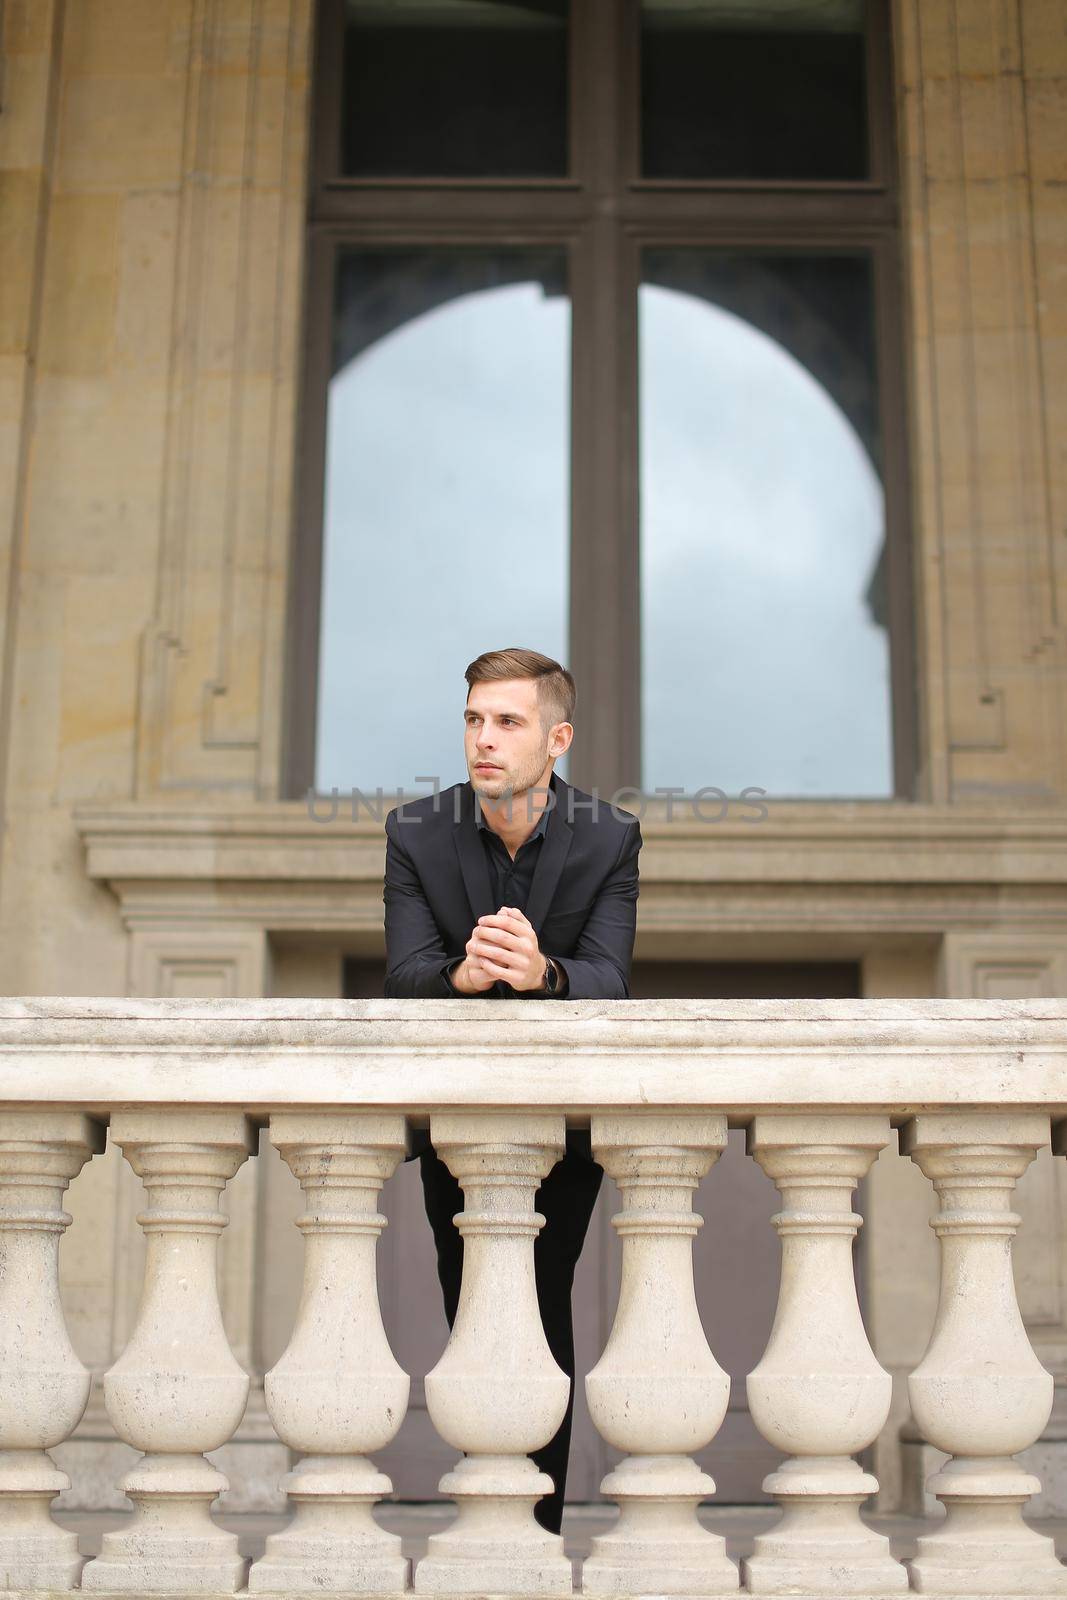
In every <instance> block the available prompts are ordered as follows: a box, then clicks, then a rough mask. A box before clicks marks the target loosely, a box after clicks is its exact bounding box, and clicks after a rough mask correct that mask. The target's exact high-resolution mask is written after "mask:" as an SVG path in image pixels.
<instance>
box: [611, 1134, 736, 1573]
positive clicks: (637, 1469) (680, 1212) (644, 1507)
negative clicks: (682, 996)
mask: <svg viewBox="0 0 1067 1600" xmlns="http://www.w3.org/2000/svg"><path fill="white" fill-rule="evenodd" d="M592 1144H593V1151H594V1153H595V1155H596V1158H597V1160H598V1161H599V1162H600V1163H601V1165H602V1166H603V1167H604V1169H605V1171H606V1172H608V1173H609V1174H610V1175H611V1177H612V1178H614V1180H615V1182H616V1183H617V1184H618V1186H619V1188H620V1190H621V1191H622V1204H623V1209H622V1211H621V1213H620V1214H619V1215H618V1216H617V1217H615V1218H613V1223H614V1226H615V1228H616V1229H617V1231H618V1233H619V1236H620V1238H621V1239H622V1282H621V1286H620V1290H619V1304H618V1309H617V1311H616V1313H615V1322H614V1325H613V1327H612V1330H611V1336H610V1338H609V1340H608V1343H607V1346H606V1347H605V1350H604V1354H603V1355H602V1356H601V1358H600V1360H599V1361H598V1362H597V1364H596V1366H595V1367H594V1368H593V1370H592V1372H591V1373H590V1374H589V1376H588V1377H587V1378H586V1380H585V1389H586V1395H587V1398H588V1401H589V1412H590V1415H591V1416H592V1419H593V1421H594V1423H595V1424H596V1426H597V1428H598V1430H599V1431H600V1433H601V1434H602V1435H603V1436H604V1438H605V1439H606V1440H607V1441H608V1443H609V1444H612V1445H614V1446H615V1448H616V1449H617V1450H622V1451H625V1452H626V1459H625V1460H624V1461H622V1462H620V1464H619V1465H618V1466H617V1467H616V1468H615V1470H614V1471H613V1472H609V1473H608V1475H607V1477H606V1478H605V1479H604V1481H603V1483H602V1484H601V1492H602V1493H603V1494H605V1495H607V1496H608V1497H609V1498H610V1499H612V1500H617V1501H618V1503H619V1508H620V1516H619V1520H618V1522H617V1523H616V1525H615V1527H614V1528H612V1530H611V1531H610V1532H609V1533H606V1534H603V1535H601V1536H600V1537H597V1538H594V1540H593V1545H592V1553H591V1555H590V1556H589V1559H588V1560H587V1561H586V1563H585V1567H584V1570H583V1574H582V1587H583V1589H585V1590H586V1591H587V1592H588V1593H590V1594H623V1593H631V1594H649V1593H653V1594H700V1595H706V1594H726V1593H729V1592H730V1591H731V1590H736V1588H737V1586H738V1572H737V1568H736V1567H735V1566H734V1564H733V1562H732V1561H729V1560H728V1559H727V1556H726V1548H725V1544H724V1542H723V1540H722V1539H721V1538H720V1537H719V1535H718V1534H713V1533H710V1532H708V1530H707V1529H705V1528H703V1527H702V1526H701V1525H700V1522H699V1521H698V1519H697V1506H698V1504H699V1502H700V1501H701V1500H702V1499H705V1498H706V1497H707V1496H708V1495H712V1494H714V1493H715V1484H714V1482H713V1480H712V1479H711V1478H710V1477H708V1476H707V1475H706V1474H705V1473H703V1472H701V1471H700V1469H699V1468H698V1467H697V1464H696V1462H695V1461H693V1459H692V1452H693V1451H694V1450H700V1449H702V1448H703V1446H704V1445H706V1444H709V1443H710V1442H711V1440H712V1439H713V1438H714V1437H715V1435H716V1433H718V1431H719V1428H720V1427H721V1426H722V1420H723V1418H724V1417H725V1415H726V1409H727V1406H728V1405H729V1401H730V1380H729V1378H728V1377H727V1375H726V1373H725V1372H723V1370H722V1368H721V1367H720V1366H719V1364H718V1362H717V1361H716V1360H715V1357H714V1356H713V1355H712V1353H711V1351H710V1349H709V1348H708V1343H707V1340H706V1339H705V1337H704V1330H703V1328H702V1326H701V1323H700V1316H699V1313H698V1311H697V1304H696V1293H695V1290H694V1285H693V1238H694V1236H695V1234H696V1232H697V1229H698V1228H699V1227H700V1225H701V1219H700V1218H699V1217H697V1216H694V1214H693V1211H692V1192H693V1190H694V1189H695V1188H696V1186H697V1184H698V1183H699V1181H700V1179H701V1178H702V1177H703V1176H704V1174H705V1173H706V1172H708V1171H710V1169H711V1166H712V1164H713V1163H714V1161H715V1160H716V1159H717V1158H718V1155H719V1153H720V1151H721V1150H722V1149H723V1147H724V1145H725V1144H726V1118H725V1117H720V1116H682V1115H679V1116H647V1117H646V1116H639V1115H638V1116H618V1117H610V1116H603V1117H596V1116H595V1117H593V1119H592Z"/></svg>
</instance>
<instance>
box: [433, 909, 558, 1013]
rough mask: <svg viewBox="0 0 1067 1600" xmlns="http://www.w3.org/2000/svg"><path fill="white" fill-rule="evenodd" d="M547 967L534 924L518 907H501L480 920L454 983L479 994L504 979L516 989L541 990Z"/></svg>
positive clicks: (455, 973)
mask: <svg viewBox="0 0 1067 1600" xmlns="http://www.w3.org/2000/svg"><path fill="white" fill-rule="evenodd" d="M547 966H548V962H547V960H546V958H545V957H544V956H543V955H542V954H541V951H540V948H539V947H538V943H537V934H536V932H535V931H534V928H533V924H532V923H530V922H528V921H527V919H526V917H525V916H524V915H523V913H522V912H521V911H519V910H518V909H517V908H516V907H515V906H501V908H500V910H499V911H494V912H492V913H491V914H490V915H489V916H485V917H479V918H478V921H477V923H476V925H475V927H474V928H473V930H472V932H471V936H470V938H469V939H468V940H467V953H466V957H465V958H464V960H463V962H462V964H461V965H460V966H459V967H457V968H456V970H455V972H454V973H453V974H452V982H453V984H454V985H455V987H456V988H460V989H461V988H469V989H470V990H471V991H472V992H473V993H475V994H480V993H482V992H483V991H484V990H486V989H491V988H492V987H493V984H494V983H496V982H497V981H498V980H500V979H503V981H504V982H505V983H510V985H511V987H512V988H513V989H519V990H526V989H540V987H541V985H542V983H543V982H544V978H545V972H546V970H547ZM457 980H458V981H457ZM464 980H466V982H464Z"/></svg>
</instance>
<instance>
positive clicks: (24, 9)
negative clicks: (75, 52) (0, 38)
mask: <svg viewBox="0 0 1067 1600" xmlns="http://www.w3.org/2000/svg"><path fill="white" fill-rule="evenodd" d="M54 9H55V7H54V5H53V4H52V3H51V0H7V4H6V5H5V7H4V55H5V57H8V58H10V59H14V58H15V57H17V56H22V55H33V54H35V53H37V52H38V51H42V50H45V49H46V48H47V46H48V41H49V37H50V34H51V30H52V13H53V11H54Z"/></svg>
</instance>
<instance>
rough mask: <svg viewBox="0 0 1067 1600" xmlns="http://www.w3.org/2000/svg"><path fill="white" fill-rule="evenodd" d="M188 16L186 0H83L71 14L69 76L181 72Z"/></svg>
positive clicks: (70, 8) (66, 55)
mask: <svg viewBox="0 0 1067 1600" xmlns="http://www.w3.org/2000/svg"><path fill="white" fill-rule="evenodd" d="M188 12H189V8H188V6H187V5H185V4H182V0H151V4H148V5H146V4H145V0H79V3H78V4H76V5H70V6H68V8H67V26H66V34H65V38H64V42H63V48H64V68H65V71H66V74H67V76H68V77H75V76H92V77H98V78H100V77H103V78H108V77H115V76H117V75H120V74H121V75H128V76H134V75H136V74H139V73H141V74H160V75H162V74H164V73H167V72H172V73H173V72H181V71H183V70H184V66H185V52H186V49H187V43H188V30H187V19H188Z"/></svg>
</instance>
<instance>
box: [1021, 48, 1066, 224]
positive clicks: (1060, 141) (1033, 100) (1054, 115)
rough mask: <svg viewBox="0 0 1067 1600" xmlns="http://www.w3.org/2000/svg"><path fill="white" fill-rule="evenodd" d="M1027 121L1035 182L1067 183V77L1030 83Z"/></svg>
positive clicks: (1043, 79) (1040, 79) (1031, 167)
mask: <svg viewBox="0 0 1067 1600" xmlns="http://www.w3.org/2000/svg"><path fill="white" fill-rule="evenodd" d="M1026 121H1027V126H1028V130H1029V144H1030V172H1031V175H1032V176H1033V178H1034V180H1035V182H1038V183H1064V182H1067V76H1064V77H1059V78H1052V77H1049V78H1039V79H1037V80H1036V81H1030V80H1028V81H1027V84H1026ZM1050 198H1051V197H1050Z"/></svg>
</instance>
